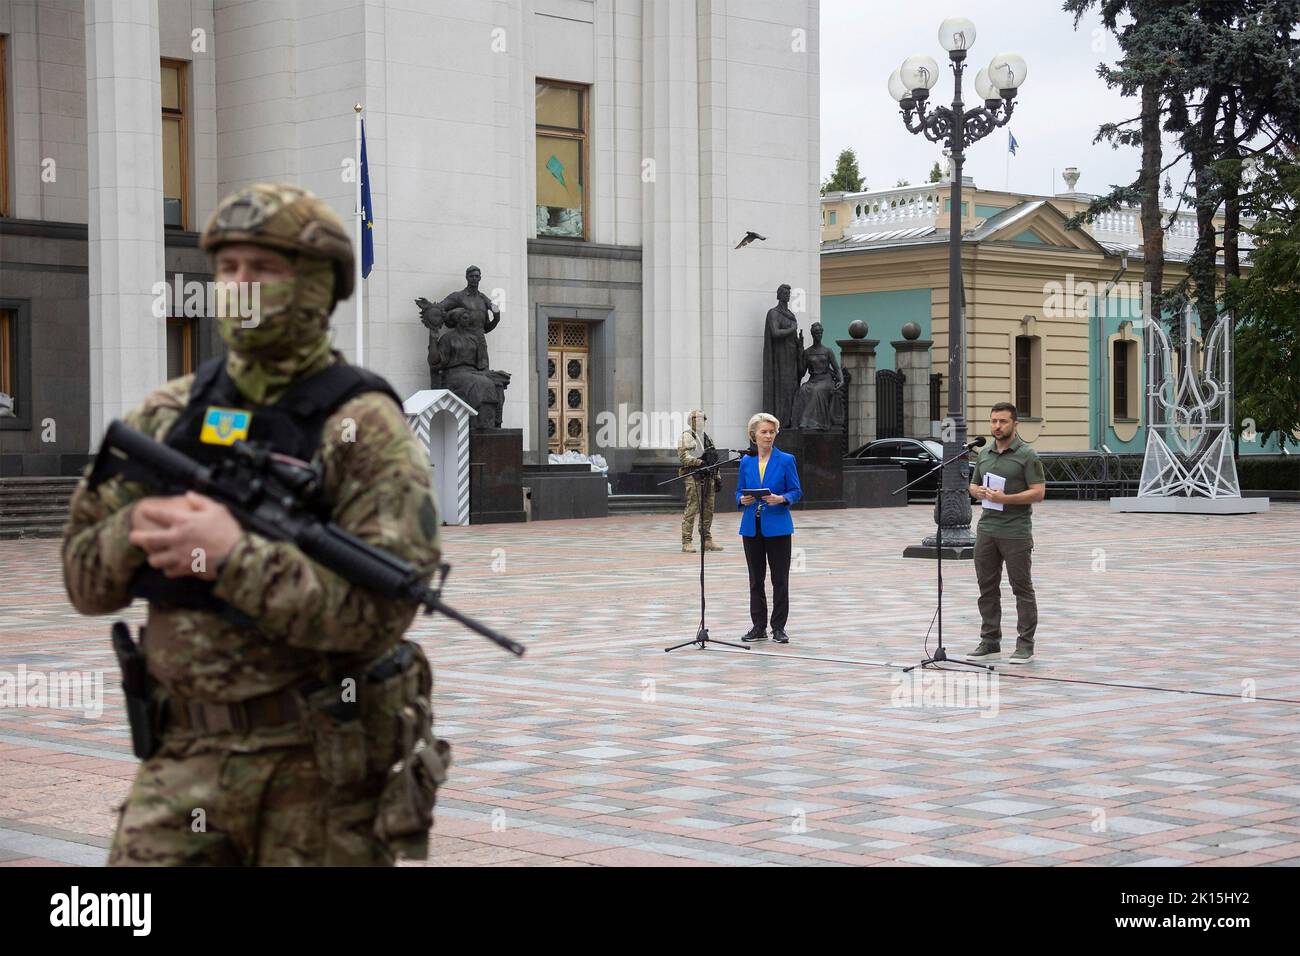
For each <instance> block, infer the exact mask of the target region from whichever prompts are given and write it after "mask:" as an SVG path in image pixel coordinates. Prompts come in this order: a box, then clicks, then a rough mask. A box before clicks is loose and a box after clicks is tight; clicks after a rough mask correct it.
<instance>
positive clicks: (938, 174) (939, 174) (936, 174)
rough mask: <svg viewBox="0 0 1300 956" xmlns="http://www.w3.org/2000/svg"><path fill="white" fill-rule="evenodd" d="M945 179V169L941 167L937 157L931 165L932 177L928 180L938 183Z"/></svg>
mask: <svg viewBox="0 0 1300 956" xmlns="http://www.w3.org/2000/svg"><path fill="white" fill-rule="evenodd" d="M942 179H943V170H942V169H940V168H939V161H938V160H937V159H936V160H935V161H934V165H933V166H931V167H930V178H929V179H928V180H927V182H932V183H937V182H939V181H940V180H942Z"/></svg>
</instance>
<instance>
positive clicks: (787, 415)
mask: <svg viewBox="0 0 1300 956" xmlns="http://www.w3.org/2000/svg"><path fill="white" fill-rule="evenodd" d="M802 352H803V333H802V332H800V331H799V320H798V319H796V318H795V317H794V313H793V312H791V311H790V287H789V286H788V285H782V286H781V287H780V288H779V289H777V290H776V305H775V307H773V308H771V309H768V310H767V321H766V324H765V329H764V333H763V410H764V411H766V412H768V413H770V414H772V415H775V416H776V417H777V418H778V419H779V420H780V422H781V427H782V428H789V427H791V426H792V424H793V423H792V420H791V419H792V415H791V412H792V406H793V403H794V393H795V391H796V390H797V389H798V388H799V379H800V378H802V372H801V371H800V369H799V360H800V355H801V354H802Z"/></svg>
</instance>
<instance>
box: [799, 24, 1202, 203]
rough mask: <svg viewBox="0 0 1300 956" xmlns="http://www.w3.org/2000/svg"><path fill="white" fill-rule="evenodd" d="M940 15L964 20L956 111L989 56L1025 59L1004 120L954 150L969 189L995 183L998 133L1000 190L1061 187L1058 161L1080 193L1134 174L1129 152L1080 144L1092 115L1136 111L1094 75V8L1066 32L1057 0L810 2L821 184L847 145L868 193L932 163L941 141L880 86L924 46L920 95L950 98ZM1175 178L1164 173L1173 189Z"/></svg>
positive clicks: (1090, 131) (1108, 52) (1096, 119)
mask: <svg viewBox="0 0 1300 956" xmlns="http://www.w3.org/2000/svg"><path fill="white" fill-rule="evenodd" d="M949 16H964V17H967V18H969V19H970V20H972V21H974V23H975V28H976V38H975V44H974V46H973V47H972V49H971V53H970V57H969V59H968V61H967V62H968V63H969V64H970V68H969V69H967V70H966V74H965V76H964V77H963V80H962V89H963V97H962V98H963V99H964V100H965V101H966V103H967V106H968V107H969V106H971V105H974V103H975V101H976V96H975V83H974V80H975V73H976V72H978V70H979V69H980V67H983V66H987V65H988V62H989V60H990V59H992V58H993V55H994V54H996V53H1002V52H1012V53H1019V54H1020V55H1021V56H1023V57H1024V58H1025V60H1026V62H1027V63H1028V66H1029V73H1028V79H1027V80H1026V81H1025V85H1024V86H1023V87H1021V90H1020V95H1019V96H1017V98H1016V109H1015V113H1014V114H1013V115H1012V119H1011V122H1010V124H1008V125H1007V126H1006V127H1004V128H1002V129H999V130H995V131H994V132H992V133H990V134H989V135H988V137H986V138H985V139H983V140H981V141H980V142H978V143H976V144H975V145H974V146H973V147H971V148H970V149H969V151H968V152H967V154H966V174H967V175H968V176H972V177H974V179H975V184H976V185H977V186H979V187H981V188H987V189H1002V188H1003V187H1004V185H1005V184H1007V177H1008V172H1007V130H1008V129H1009V130H1011V132H1013V133H1014V134H1015V137H1016V141H1017V143H1018V148H1017V150H1016V155H1015V156H1012V157H1011V163H1010V172H1009V186H1010V188H1011V189H1012V190H1016V191H1022V192H1029V193H1034V194H1037V195H1051V194H1053V193H1057V192H1064V191H1065V189H1066V187H1065V183H1064V181H1063V180H1062V179H1061V171H1062V170H1063V169H1064V168H1065V167H1066V166H1077V167H1078V168H1079V173H1080V178H1079V184H1078V187H1077V188H1078V189H1079V190H1080V191H1081V192H1090V193H1104V192H1106V191H1107V190H1108V189H1109V187H1110V185H1111V184H1112V183H1130V182H1132V181H1133V180H1134V179H1135V178H1136V174H1137V169H1138V166H1139V164H1140V161H1141V153H1140V150H1138V149H1137V148H1136V147H1125V148H1121V149H1118V150H1115V149H1112V148H1111V147H1110V146H1109V145H1107V144H1104V143H1100V144H1097V145H1093V143H1092V138H1093V136H1094V135H1096V132H1097V127H1098V126H1100V125H1101V124H1102V123H1104V122H1115V121H1118V120H1122V119H1127V118H1128V117H1130V116H1135V115H1136V114H1137V112H1138V101H1137V98H1136V97H1133V98H1130V99H1125V98H1124V97H1122V96H1120V95H1119V93H1118V92H1117V91H1114V90H1110V89H1108V88H1107V87H1106V84H1105V83H1103V82H1102V81H1101V79H1100V78H1098V76H1097V72H1096V68H1097V64H1098V63H1101V62H1103V61H1105V62H1108V63H1113V62H1114V61H1115V59H1116V57H1117V53H1118V50H1117V44H1116V43H1115V39H1114V37H1113V36H1112V35H1111V34H1110V33H1108V32H1105V31H1103V32H1101V33H1098V34H1094V31H1095V30H1100V28H1101V24H1100V20H1099V18H1098V17H1097V16H1096V15H1095V14H1093V15H1090V16H1089V17H1086V18H1085V19H1084V20H1082V21H1080V23H1079V28H1078V30H1075V29H1074V18H1073V16H1072V15H1070V14H1067V13H1064V12H1062V11H1061V3H1060V0H1013V2H1011V3H1008V2H1006V0H940V2H936V0H821V166H822V168H821V173H822V179H823V180H825V179H826V178H827V177H828V176H829V175H830V172H831V170H832V169H834V167H835V157H836V156H837V155H839V152H840V150H842V149H845V148H852V149H854V150H856V151H857V154H858V168H859V169H860V170H861V172H862V176H863V179H864V180H865V181H866V183H867V185H868V186H869V187H870V188H872V189H885V188H891V187H893V186H894V184H895V183H896V182H897V181H898V180H899V179H907V180H909V181H910V182H911V183H912V184H913V185H917V184H920V183H923V182H925V180H926V178H927V176H928V175H929V171H930V167H931V164H932V163H933V162H934V161H935V160H936V159H941V155H940V150H941V149H942V144H940V143H931V142H929V141H928V140H926V139H925V137H924V136H921V135H920V134H913V133H909V132H908V131H907V130H906V129H905V128H904V127H903V122H902V118H901V117H900V115H899V111H898V105H897V103H895V102H894V100H893V98H892V97H890V95H889V91H888V89H887V88H886V82H887V81H888V79H889V74H890V73H892V72H893V71H894V70H895V69H897V68H898V66H899V64H901V63H902V62H903V60H904V59H905V58H906V57H907V56H909V55H911V54H913V53H925V54H928V55H929V56H932V57H934V58H935V60H937V61H939V63H940V65H941V66H942V67H943V73H942V77H941V78H940V80H939V83H938V84H937V85H936V87H935V89H934V91H933V93H932V99H938V100H939V101H940V102H944V103H950V102H951V101H952V71H951V70H950V69H948V67H947V54H946V53H945V52H944V50H943V47H941V46H940V45H939V38H938V30H939V24H940V23H942V22H943V20H944V19H945V18H946V17H949ZM936 94H937V95H936ZM1053 170H1055V174H1053ZM1175 172H1176V171H1175ZM1185 174H1186V171H1185V170H1184V175H1185ZM1179 185H1181V179H1179V178H1178V177H1177V176H1176V175H1175V179H1174V188H1175V190H1176V189H1177V188H1178V187H1179ZM1163 202H1164V203H1165V204H1166V205H1169V204H1170V200H1163Z"/></svg>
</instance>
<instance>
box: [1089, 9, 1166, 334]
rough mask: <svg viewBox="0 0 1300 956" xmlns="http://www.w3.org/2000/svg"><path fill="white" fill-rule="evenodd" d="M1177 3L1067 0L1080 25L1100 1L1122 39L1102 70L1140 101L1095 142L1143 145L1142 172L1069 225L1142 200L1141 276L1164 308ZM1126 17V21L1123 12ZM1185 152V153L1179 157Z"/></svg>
mask: <svg viewBox="0 0 1300 956" xmlns="http://www.w3.org/2000/svg"><path fill="white" fill-rule="evenodd" d="M1175 5H1176V3H1174V4H1171V3H1165V2H1161V0H1065V3H1064V9H1065V11H1066V12H1068V13H1073V14H1074V26H1075V29H1076V30H1077V29H1078V27H1079V21H1080V20H1081V19H1083V16H1084V14H1085V13H1086V12H1087V11H1088V10H1089V9H1091V8H1092V7H1094V6H1096V7H1099V8H1100V14H1101V21H1102V24H1103V25H1104V26H1105V28H1106V29H1107V30H1109V31H1110V32H1111V33H1113V34H1114V35H1115V37H1116V39H1117V40H1118V43H1119V49H1120V54H1121V55H1120V58H1119V60H1118V62H1117V63H1116V64H1115V65H1114V66H1108V65H1106V64H1104V63H1103V64H1101V65H1099V66H1098V67H1097V75H1098V76H1100V77H1101V78H1102V79H1103V80H1105V81H1106V85H1107V86H1110V87H1112V88H1118V89H1119V90H1120V92H1121V93H1122V94H1123V95H1124V96H1128V97H1132V96H1136V97H1138V98H1139V101H1140V104H1141V105H1140V108H1139V111H1138V115H1137V116H1134V117H1131V118H1129V119H1126V120H1122V121H1120V122H1117V123H1106V124H1104V125H1103V126H1102V127H1101V128H1100V129H1099V130H1098V131H1097V135H1096V136H1095V137H1094V138H1093V142H1094V143H1098V142H1103V141H1104V142H1108V143H1110V144H1111V146H1112V147H1114V148H1118V147H1120V146H1140V147H1142V163H1141V166H1140V168H1139V170H1138V174H1137V178H1136V179H1135V180H1134V181H1133V182H1132V183H1129V184H1126V185H1115V186H1112V187H1111V191H1110V192H1109V193H1107V194H1105V195H1104V196H1098V197H1097V198H1096V199H1094V200H1092V202H1090V203H1089V204H1088V208H1087V209H1086V210H1084V211H1083V212H1082V213H1079V214H1078V215H1076V216H1073V217H1071V219H1070V221H1069V225H1070V226H1071V227H1072V228H1078V227H1079V225H1081V224H1082V223H1085V222H1087V223H1091V222H1094V221H1095V220H1096V219H1097V217H1098V216H1100V215H1101V214H1103V213H1107V212H1111V211H1113V210H1115V209H1118V208H1120V207H1122V206H1130V205H1137V206H1138V207H1139V208H1140V210H1141V212H1140V216H1141V220H1142V279H1143V281H1144V282H1145V283H1147V286H1148V288H1150V290H1151V297H1152V302H1153V308H1154V310H1155V312H1156V314H1159V309H1160V303H1161V298H1162V293H1163V291H1164V266H1165V254H1164V222H1163V220H1162V215H1161V208H1160V177H1161V176H1162V175H1163V174H1164V173H1165V171H1166V170H1168V169H1169V168H1170V167H1172V166H1173V165H1174V163H1176V162H1177V161H1178V160H1177V159H1175V160H1174V161H1173V162H1171V163H1169V164H1168V165H1164V166H1162V165H1161V163H1162V161H1163V150H1162V146H1161V140H1160V119H1161V115H1162V111H1163V109H1164V107H1165V106H1166V104H1167V103H1168V101H1169V97H1170V88H1171V87H1172V86H1173V76H1172V74H1173V70H1172V61H1173V50H1174V47H1175V40H1174V32H1173V30H1172V29H1171V26H1170V22H1169V21H1170V18H1171V17H1172V10H1171V7H1172V6H1175ZM1122 17H1127V20H1126V22H1125V23H1123V24H1121V22H1120V21H1121V18H1122ZM1179 158H1181V157H1179Z"/></svg>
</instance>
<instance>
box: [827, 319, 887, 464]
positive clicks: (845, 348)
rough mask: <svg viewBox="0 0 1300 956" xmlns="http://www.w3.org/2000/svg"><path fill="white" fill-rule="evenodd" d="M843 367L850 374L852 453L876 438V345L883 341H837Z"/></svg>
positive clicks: (850, 439) (850, 445) (849, 405)
mask: <svg viewBox="0 0 1300 956" xmlns="http://www.w3.org/2000/svg"><path fill="white" fill-rule="evenodd" d="M835 344H836V345H838V346H839V347H840V367H841V368H843V369H844V371H846V372H848V373H849V396H848V399H849V400H848V408H847V409H846V411H847V412H848V419H849V451H850V452H851V451H853V450H854V449H855V448H861V447H862V446H863V445H865V444H866V443H867V442H869V441H873V440H874V439H875V437H876V346H877V345H879V344H880V340H879V339H836V340H835Z"/></svg>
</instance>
